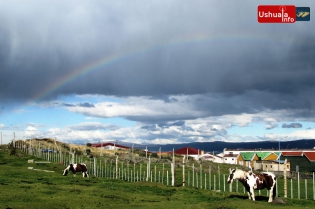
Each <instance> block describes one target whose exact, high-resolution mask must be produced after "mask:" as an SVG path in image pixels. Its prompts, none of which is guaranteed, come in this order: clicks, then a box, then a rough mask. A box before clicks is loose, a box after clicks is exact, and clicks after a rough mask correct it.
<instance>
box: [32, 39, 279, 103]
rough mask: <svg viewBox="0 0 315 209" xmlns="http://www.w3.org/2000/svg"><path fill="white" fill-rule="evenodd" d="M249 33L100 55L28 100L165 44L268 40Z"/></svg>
mask: <svg viewBox="0 0 315 209" xmlns="http://www.w3.org/2000/svg"><path fill="white" fill-rule="evenodd" d="M250 35H251V34H245V33H244V34H240V35H239V36H235V35H232V34H231V35H224V36H222V34H220V35H215V36H213V35H212V36H210V35H209V34H193V35H191V36H186V37H182V38H178V39H176V40H173V41H170V42H164V43H159V44H155V45H152V46H147V47H145V48H137V49H134V50H129V51H124V52H120V53H116V54H113V55H111V56H106V57H101V58H99V59H97V60H94V61H93V62H91V63H88V64H86V65H84V66H81V67H79V68H77V69H75V70H72V71H71V72H70V73H68V74H66V75H64V76H63V77H61V78H59V80H55V81H54V82H52V83H50V84H48V85H47V86H46V87H45V88H43V89H42V90H41V91H39V92H38V93H37V94H35V95H34V96H33V97H32V98H31V99H30V100H29V101H31V102H36V101H39V100H41V99H43V98H45V96H47V95H49V94H50V93H52V92H54V91H56V90H57V89H58V88H61V87H62V86H64V85H65V84H67V83H69V82H71V81H73V80H75V79H77V78H78V77H81V76H84V75H86V74H88V73H90V72H93V71H96V70H98V69H105V68H106V67H108V66H109V65H111V64H113V63H117V62H121V61H124V60H125V59H127V58H129V57H132V56H135V55H137V54H141V53H145V52H149V51H153V50H155V49H158V48H162V47H166V46H176V45H183V44H192V43H202V42H207V41H229V40H234V41H255V42H256V41H258V42H269V41H270V37H268V38H266V37H263V36H257V35H255V36H250ZM276 35H277V34H274V37H272V39H273V40H272V41H279V42H284V40H283V38H281V37H279V36H278V37H277V36H276Z"/></svg>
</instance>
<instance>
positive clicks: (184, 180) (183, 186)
mask: <svg viewBox="0 0 315 209" xmlns="http://www.w3.org/2000/svg"><path fill="white" fill-rule="evenodd" d="M182 185H183V187H184V186H185V156H183V183H182Z"/></svg>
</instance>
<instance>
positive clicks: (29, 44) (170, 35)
mask: <svg viewBox="0 0 315 209" xmlns="http://www.w3.org/2000/svg"><path fill="white" fill-rule="evenodd" d="M263 3H265V2H263ZM295 3H298V1H297V2H295ZM295 3H294V2H293V3H292V4H295ZM233 4H239V3H230V2H229V3H220V4H219V3H217V2H216V3H213V2H210V1H197V2H195V3H193V4H192V3H188V2H186V3H183V2H182V1H174V2H169V1H165V2H158V3H157V2H155V3H152V2H147V3H145V4H144V3H143V2H142V1H135V2H132V3H131V2H128V1H123V3H117V2H116V1H110V2H103V1H95V2H93V3H86V2H85V3H82V2H70V3H69V4H64V2H59V1H57V2H56V3H52V4H51V5H50V6H49V8H51V10H48V9H47V6H46V5H45V4H44V3H36V1H34V2H33V1H32V2H31V3H30V4H28V5H20V7H19V9H17V7H13V3H12V4H10V3H8V2H6V3H1V4H0V8H2V9H0V18H1V20H2V21H1V23H0V68H1V70H0V99H2V100H26V99H30V98H34V97H36V96H35V95H38V94H39V92H41V91H42V90H43V89H46V88H47V86H50V85H51V84H53V83H56V82H57V81H59V80H60V79H62V78H64V77H65V76H66V75H68V74H71V73H75V71H76V70H77V69H80V67H82V66H84V65H88V64H90V63H93V62H95V60H98V59H100V58H106V57H109V56H111V55H115V54H122V56H121V57H120V58H119V59H117V61H116V62H113V63H111V64H110V65H107V66H103V67H101V68H99V69H97V70H95V71H93V72H91V73H88V74H86V75H84V76H81V77H79V78H78V79H76V80H73V81H72V82H69V83H67V84H66V85H63V86H61V87H60V88H57V89H56V90H55V91H53V92H51V93H50V94H49V95H46V97H45V98H46V99H49V98H51V97H54V96H57V95H61V94H63V95H65V94H103V95H115V96H149V97H151V98H152V99H155V98H160V99H162V100H164V101H166V102H174V101H173V100H171V99H172V98H171V97H168V95H172V94H174V95H175V94H177V95H205V96H203V97H200V98H197V99H196V101H195V102H194V105H195V108H196V109H200V110H201V111H204V112H205V116H210V115H223V114H239V113H254V112H257V111H260V110H263V109H266V108H269V109H301V110H303V111H305V112H308V110H310V109H312V108H314V105H315V99H314V97H313V96H311V95H312V94H310V93H311V92H314V90H315V82H314V80H315V71H314V67H315V59H314V57H315V39H314V38H313V37H314V35H315V28H314V27H310V26H311V24H312V22H311V21H310V22H305V23H302V22H297V23H294V24H284V25H281V24H277V25H274V24H258V23H257V20H256V15H257V14H256V12H257V5H259V2H255V3H253V2H251V1H248V2H242V5H243V11H246V13H243V12H240V11H239V10H237V9H235V7H233V6H235V5H233ZM306 5H307V6H310V7H311V8H315V4H314V3H313V2H308V3H307V4H306ZM202 35H203V36H202ZM199 36H201V38H198V37H199ZM187 37H188V38H187ZM189 37H191V38H189ZM180 40H182V41H180ZM133 52H137V53H133ZM124 54H128V56H124ZM81 105H83V106H86V107H93V105H91V106H90V104H88V103H86V104H81ZM83 106H82V107H83ZM313 114H314V113H312V114H311V115H309V117H312V116H313ZM305 115H307V114H305ZM190 117H191V118H196V117H199V116H190ZM128 119H131V120H138V121H145V118H138V116H133V117H129V118H128ZM186 119H189V118H187V117H186V116H178V117H177V118H169V119H167V118H163V119H159V118H156V119H152V118H149V119H148V120H156V122H157V123H163V122H165V121H169V120H171V121H176V120H179V121H180V120H186Z"/></svg>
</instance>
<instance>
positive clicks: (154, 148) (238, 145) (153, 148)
mask: <svg viewBox="0 0 315 209" xmlns="http://www.w3.org/2000/svg"><path fill="white" fill-rule="evenodd" d="M112 142H113V143H114V141H112ZM115 143H117V144H119V145H123V146H128V147H132V146H134V148H136V149H145V148H147V149H148V151H150V152H158V151H159V149H160V148H161V151H162V152H167V151H172V150H173V148H174V149H175V150H177V149H180V148H182V147H193V148H196V149H200V150H204V151H205V152H215V153H220V152H223V149H224V148H228V149H260V148H261V149H274V150H279V141H259V142H222V141H214V142H192V143H183V144H161V145H157V144H147V145H144V144H132V143H127V142H121V141H116V142H115ZM83 144H84V143H83ZM314 147H315V139H299V140H294V141H280V148H281V149H290V150H295V149H314Z"/></svg>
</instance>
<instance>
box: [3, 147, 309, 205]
mask: <svg viewBox="0 0 315 209" xmlns="http://www.w3.org/2000/svg"><path fill="white" fill-rule="evenodd" d="M10 153H11V154H12V152H11V150H9V149H7V146H2V147H0V191H1V192H0V194H1V195H0V208H14V209H16V208H47V209H49V208H69V209H72V208H76V209H77V208H191V209H192V208H194V209H202V208H220V209H223V208H226V209H227V208H251V209H256V208H257V209H258V208H264V209H269V208H270V209H271V208H289V209H290V208H292V209H293V208H294V209H296V208H307V207H308V208H311V207H314V206H315V202H314V201H313V200H297V199H284V201H283V202H284V203H279V202H282V201H277V202H276V203H271V204H270V203H267V197H266V196H258V197H257V201H256V202H253V201H250V200H248V199H247V195H246V194H241V193H229V192H218V191H213V190H208V189H197V188H191V187H181V186H176V187H172V186H166V185H163V184H160V183H155V182H143V181H139V182H128V181H124V180H119V179H112V178H101V177H94V176H93V175H90V178H82V176H81V175H77V176H76V177H74V176H73V175H68V176H62V170H63V169H64V168H65V166H64V165H62V164H59V163H47V164H45V163H33V164H28V163H27V162H28V160H29V159H34V160H35V162H36V161H42V159H39V158H36V157H34V156H29V155H28V154H25V153H24V152H22V150H20V149H18V150H16V152H15V153H14V154H12V155H10ZM29 167H32V169H29ZM214 167H216V166H214ZM178 170H179V171H178V172H179V173H180V168H178ZM256 195H257V194H256Z"/></svg>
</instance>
